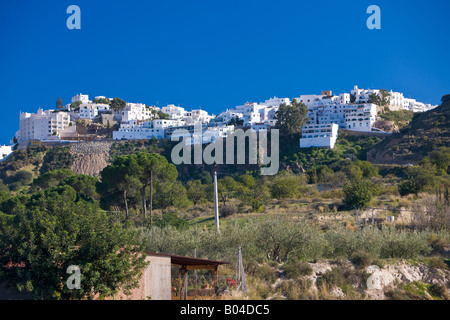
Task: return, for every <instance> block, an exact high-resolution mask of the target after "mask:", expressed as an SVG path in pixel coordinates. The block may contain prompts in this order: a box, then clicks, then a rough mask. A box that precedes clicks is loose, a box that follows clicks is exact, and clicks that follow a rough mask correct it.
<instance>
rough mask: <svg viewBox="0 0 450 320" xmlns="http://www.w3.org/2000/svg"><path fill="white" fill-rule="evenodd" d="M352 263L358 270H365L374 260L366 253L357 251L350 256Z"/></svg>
mask: <svg viewBox="0 0 450 320" xmlns="http://www.w3.org/2000/svg"><path fill="white" fill-rule="evenodd" d="M350 261H351V262H352V263H353V264H354V265H355V266H356V267H358V268H361V269H364V268H367V267H368V266H370V265H371V264H372V261H373V258H372V256H371V255H370V253H368V252H366V251H362V250H359V251H356V252H354V253H353V254H352V255H351V256H350Z"/></svg>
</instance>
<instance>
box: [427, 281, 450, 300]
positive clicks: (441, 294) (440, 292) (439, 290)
mask: <svg viewBox="0 0 450 320" xmlns="http://www.w3.org/2000/svg"><path fill="white" fill-rule="evenodd" d="M428 292H430V294H431V295H433V296H435V297H438V298H441V299H445V300H448V299H449V295H448V291H447V288H446V287H445V286H444V285H442V284H439V283H434V284H432V285H431V286H430V287H429V288H428Z"/></svg>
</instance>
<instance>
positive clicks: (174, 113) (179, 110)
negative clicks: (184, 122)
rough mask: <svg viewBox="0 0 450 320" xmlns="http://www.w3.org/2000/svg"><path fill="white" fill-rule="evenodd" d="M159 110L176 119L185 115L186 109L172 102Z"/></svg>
mask: <svg viewBox="0 0 450 320" xmlns="http://www.w3.org/2000/svg"><path fill="white" fill-rule="evenodd" d="M161 111H162V112H163V113H165V114H168V115H169V117H170V119H173V120H178V119H182V118H184V117H185V116H186V114H187V111H186V110H185V109H184V108H183V107H179V106H176V105H174V104H169V105H167V106H165V107H162V108H161Z"/></svg>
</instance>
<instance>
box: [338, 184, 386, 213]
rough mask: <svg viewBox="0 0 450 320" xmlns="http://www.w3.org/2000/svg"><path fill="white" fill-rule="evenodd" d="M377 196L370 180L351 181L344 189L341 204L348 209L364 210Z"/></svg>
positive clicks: (375, 188)
mask: <svg viewBox="0 0 450 320" xmlns="http://www.w3.org/2000/svg"><path fill="white" fill-rule="evenodd" d="M377 194H378V188H377V187H376V186H375V185H374V184H373V183H372V182H371V181H370V180H367V179H359V180H353V181H352V182H351V183H348V184H347V185H346V186H345V187H344V199H343V202H344V204H345V205H346V206H347V207H348V208H354V207H356V208H365V207H367V206H368V205H369V204H370V202H371V201H372V197H374V196H376V195H377Z"/></svg>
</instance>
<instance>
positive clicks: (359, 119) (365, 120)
mask: <svg viewBox="0 0 450 320" xmlns="http://www.w3.org/2000/svg"><path fill="white" fill-rule="evenodd" d="M376 121H377V106H376V105H374V104H372V103H366V104H363V105H349V108H348V109H347V112H346V113H345V128H346V129H348V130H354V131H372V127H373V125H374V124H375V122H376Z"/></svg>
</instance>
